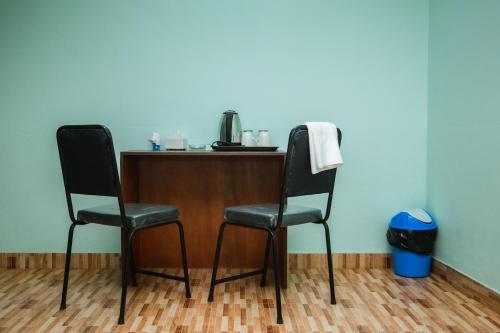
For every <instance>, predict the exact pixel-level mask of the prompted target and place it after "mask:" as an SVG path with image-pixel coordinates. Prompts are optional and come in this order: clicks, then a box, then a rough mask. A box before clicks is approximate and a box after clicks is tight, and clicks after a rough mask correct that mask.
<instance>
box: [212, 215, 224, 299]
mask: <svg viewBox="0 0 500 333" xmlns="http://www.w3.org/2000/svg"><path fill="white" fill-rule="evenodd" d="M225 227H226V222H224V223H222V224H221V225H220V228H219V236H218V238H217V247H216V249H215V258H214V268H213V270H212V280H211V282H210V291H209V293H208V302H213V300H214V288H215V280H216V278H217V267H218V266H219V257H220V249H221V247H222V237H223V235H224V228H225Z"/></svg>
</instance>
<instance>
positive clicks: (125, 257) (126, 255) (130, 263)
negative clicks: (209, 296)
mask: <svg viewBox="0 0 500 333" xmlns="http://www.w3.org/2000/svg"><path fill="white" fill-rule="evenodd" d="M79 129H81V130H102V131H103V132H104V133H105V135H106V145H107V150H108V151H109V155H110V156H109V158H110V163H111V166H112V169H113V170H112V171H111V172H112V178H113V179H112V182H113V187H114V188H113V189H112V190H111V191H108V192H107V193H97V194H96V193H89V192H88V191H78V192H74V191H71V186H70V180H69V179H68V177H67V171H68V170H67V168H66V166H65V163H64V157H63V152H62V149H61V144H62V142H61V140H62V136H61V133H62V132H63V131H64V130H79ZM57 141H58V146H59V157H60V161H61V168H62V171H63V179H64V188H65V192H66V201H67V204H68V211H69V216H70V219H71V221H72V223H71V226H70V228H69V234H68V246H67V249H66V263H65V267H64V283H63V291H62V297H61V306H60V309H61V310H63V309H65V308H66V295H67V291H68V280H69V270H70V266H71V251H72V245H73V233H74V230H75V227H76V226H77V225H86V224H88V223H86V222H83V221H79V220H77V219H76V218H75V214H74V209H73V200H72V197H71V194H72V193H76V194H85V195H102V196H110V197H116V198H117V200H118V206H119V210H120V220H121V226H120V228H121V230H123V231H124V232H125V234H126V244H124V246H122V253H121V255H122V293H121V301H120V315H119V319H118V324H123V323H124V322H125V306H126V300H127V286H128V276H129V274H130V275H131V278H132V281H131V282H132V286H133V287H136V286H137V278H136V274H137V273H140V274H146V275H151V276H156V277H161V278H166V279H172V280H176V281H182V282H184V284H185V294H186V298H191V291H190V288H189V272H188V264H187V255H186V244H185V240H184V229H183V226H182V223H181V222H180V221H179V220H176V221H168V222H161V223H157V224H154V225H146V226H143V227H134V228H131V227H129V226H128V225H127V219H126V213H125V205H124V203H123V197H122V190H121V185H120V180H119V176H118V168H117V165H116V157H115V153H114V145H113V139H112V137H111V133H110V131H109V130H108V129H107V128H106V127H104V126H101V125H67V126H62V127H60V128H59V129H58V131H57ZM168 224H176V225H177V227H178V230H179V238H180V244H181V253H182V264H183V270H184V276H183V277H179V276H174V275H169V274H163V273H159V272H154V271H148V270H137V269H136V268H135V265H134V259H133V252H132V241H133V237H134V235H135V234H136V232H137V231H140V230H143V229H148V228H154V227H157V226H164V225H168Z"/></svg>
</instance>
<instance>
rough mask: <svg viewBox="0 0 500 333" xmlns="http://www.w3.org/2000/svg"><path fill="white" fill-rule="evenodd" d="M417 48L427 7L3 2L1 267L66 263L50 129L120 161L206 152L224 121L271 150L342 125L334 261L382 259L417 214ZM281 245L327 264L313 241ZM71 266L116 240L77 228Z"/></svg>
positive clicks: (422, 74) (298, 233)
mask: <svg viewBox="0 0 500 333" xmlns="http://www.w3.org/2000/svg"><path fill="white" fill-rule="evenodd" d="M427 45H428V3H427V2H426V1H414V0H408V1H402V0H393V1H391V0H381V1H371V0H366V1H352V0H346V1H332V0H325V1H314V2H310V1H245V2H243V1H147V2H144V1H123V0H120V1H89V0H81V1H62V0H61V1H55V0H46V1H35V0H26V1H13V0H12V1H9V0H7V1H0V117H1V118H0V152H1V158H0V183H1V186H0V210H1V211H0V219H1V220H0V223H1V229H0V251H3V252H22V251H33V252H63V251H64V250H65V244H66V235H67V230H68V227H69V222H68V216H67V210H66V202H65V198H64V192H63V184H62V180H61V172H60V167H59V161H58V155H57V149H56V142H55V131H56V129H57V127H58V126H60V125H62V124H76V123H101V124H105V125H107V126H108V127H109V128H110V129H111V131H112V133H113V135H114V139H115V144H116V150H117V151H120V150H126V149H137V148H146V147H148V145H147V142H146V138H147V137H148V136H149V134H150V133H151V132H152V131H159V132H161V133H162V135H163V136H165V135H167V134H169V133H172V132H174V131H175V130H177V129H179V130H181V131H182V132H183V133H184V134H185V135H187V136H188V138H189V140H190V141H191V142H204V143H209V142H211V141H212V140H213V139H214V138H215V137H216V128H217V125H218V124H217V123H218V119H219V116H220V114H221V112H222V111H224V110H226V109H228V108H234V109H236V110H239V111H240V113H241V118H242V122H243V125H244V127H246V128H255V129H257V128H268V129H269V130H270V131H271V135H272V138H273V140H274V142H275V143H277V144H279V145H281V146H282V147H284V146H285V144H286V140H287V135H288V132H289V130H290V129H291V128H292V127H293V126H295V125H297V124H301V123H303V122H304V121H307V120H324V121H332V122H335V123H336V124H338V126H339V127H341V128H342V129H343V130H344V142H343V147H342V150H343V154H344V160H345V166H343V167H342V169H341V170H340V172H339V175H338V182H337V187H336V196H335V199H334V214H333V221H331V223H332V234H333V244H334V250H335V251H337V252H387V251H388V247H387V245H386V240H385V231H386V224H387V222H388V219H389V218H390V217H391V216H392V215H393V214H394V213H395V212H396V211H398V210H400V209H404V208H409V207H418V206H423V205H424V204H425V193H426V189H425V178H426V171H425V170H426V162H425V161H426V126H427V55H428V50H427ZM207 176H208V175H207ZM158 177H161V174H159V175H158ZM301 202H302V203H312V204H319V200H318V199H314V198H313V199H306V200H302V201H301ZM94 203H95V201H92V200H90V201H89V200H87V201H84V202H82V205H83V206H85V205H90V204H94ZM289 235H290V237H289V250H290V251H291V252H323V251H324V249H325V245H324V238H323V234H322V230H321V228H319V227H316V226H305V227H297V228H292V229H291V230H290V233H289ZM75 250H76V251H82V252H86V251H97V252H98V251H104V252H108V251H118V250H119V237H118V230H116V229H113V228H106V227H100V226H87V227H82V228H80V230H77V234H76V240H75Z"/></svg>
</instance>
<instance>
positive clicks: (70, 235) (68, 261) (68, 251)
mask: <svg viewBox="0 0 500 333" xmlns="http://www.w3.org/2000/svg"><path fill="white" fill-rule="evenodd" d="M75 227H76V223H72V224H71V226H70V227H69V233H68V247H67V249H66V264H65V266H64V282H63V290H62V297H61V307H60V309H61V310H64V309H66V294H67V292H68V280H69V268H70V266H71V248H72V246H73V231H74V230H75Z"/></svg>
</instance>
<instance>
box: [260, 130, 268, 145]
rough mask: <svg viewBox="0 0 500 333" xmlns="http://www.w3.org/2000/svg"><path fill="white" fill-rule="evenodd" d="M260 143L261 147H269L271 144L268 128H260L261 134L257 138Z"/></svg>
mask: <svg viewBox="0 0 500 333" xmlns="http://www.w3.org/2000/svg"><path fill="white" fill-rule="evenodd" d="M257 140H258V141H257V142H258V143H259V147H269V146H270V145H271V139H270V137H269V131H268V130H259V136H258V139H257Z"/></svg>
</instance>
